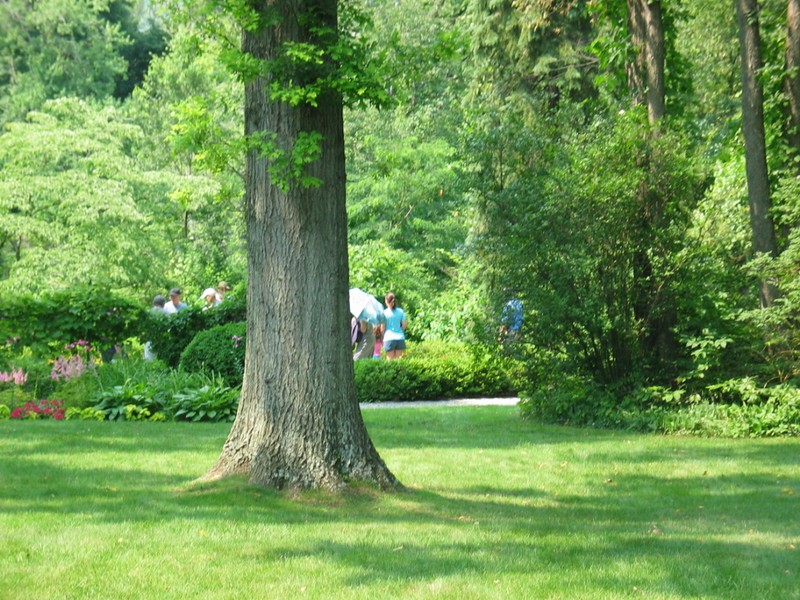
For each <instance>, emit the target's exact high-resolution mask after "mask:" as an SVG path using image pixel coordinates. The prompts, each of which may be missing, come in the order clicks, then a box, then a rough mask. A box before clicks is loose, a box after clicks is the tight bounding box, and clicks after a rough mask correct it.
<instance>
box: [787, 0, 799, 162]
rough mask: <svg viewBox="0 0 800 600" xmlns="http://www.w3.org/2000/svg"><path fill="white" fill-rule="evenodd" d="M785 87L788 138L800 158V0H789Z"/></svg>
mask: <svg viewBox="0 0 800 600" xmlns="http://www.w3.org/2000/svg"><path fill="white" fill-rule="evenodd" d="M784 88H785V90H786V97H787V99H788V101H789V135H788V139H789V143H790V144H791V146H792V148H794V151H795V152H796V153H797V155H798V160H800V0H788V7H787V11H786V79H785V80H784Z"/></svg>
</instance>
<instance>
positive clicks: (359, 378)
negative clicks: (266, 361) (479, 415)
mask: <svg viewBox="0 0 800 600" xmlns="http://www.w3.org/2000/svg"><path fill="white" fill-rule="evenodd" d="M244 338H245V324H244V323H231V324H227V325H222V326H219V327H214V328H212V329H209V330H208V331H203V332H201V333H198V334H197V336H196V337H195V339H194V340H192V342H191V343H190V344H189V345H188V346H187V348H186V350H184V352H183V354H182V355H181V360H180V366H181V368H183V369H185V370H186V371H189V372H197V371H210V372H214V373H217V374H219V375H220V376H222V377H223V378H224V380H225V382H226V383H227V384H228V385H230V386H238V385H240V384H241V382H242V374H243V370H244ZM354 367H355V383H356V394H357V396H358V399H359V401H360V402H385V401H403V400H436V399H442V398H461V397H470V396H488V397H492V396H501V395H508V394H514V393H515V390H516V389H517V386H516V385H515V383H514V379H515V377H514V376H513V373H514V371H515V368H516V364H515V363H514V362H513V361H512V360H511V359H509V358H505V357H501V356H499V355H497V354H495V353H493V352H492V350H491V349H487V348H485V347H479V346H467V345H464V344H453V343H443V342H431V341H427V342H421V343H418V344H410V345H409V350H408V352H407V354H406V356H405V357H404V358H403V359H401V360H394V361H386V360H359V361H356V362H355V364H354Z"/></svg>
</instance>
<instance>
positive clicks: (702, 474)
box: [0, 407, 800, 600]
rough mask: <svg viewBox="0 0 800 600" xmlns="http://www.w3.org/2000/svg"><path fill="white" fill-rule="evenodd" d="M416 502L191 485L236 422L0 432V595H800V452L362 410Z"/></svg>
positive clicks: (789, 443) (33, 425)
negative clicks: (296, 494)
mask: <svg viewBox="0 0 800 600" xmlns="http://www.w3.org/2000/svg"><path fill="white" fill-rule="evenodd" d="M364 418H365V420H366V421H367V425H368V427H369V430H370V433H371V435H372V437H373V440H374V442H375V444H376V446H377V447H378V449H379V451H380V452H381V454H382V456H383V457H384V459H385V460H386V462H387V463H388V465H389V466H390V468H391V469H392V470H393V472H394V473H395V474H396V475H397V476H398V477H399V478H400V480H401V481H402V482H403V483H404V484H405V485H406V486H407V487H408V490H407V491H405V492H403V493H393V494H386V495H383V494H378V493H374V492H372V491H369V490H366V491H365V490H361V491H359V492H354V493H352V494H347V495H345V496H340V497H334V496H329V495H326V494H322V493H319V492H315V493H305V494H302V495H300V496H299V497H296V498H290V497H288V496H286V495H284V494H278V493H275V492H272V491H268V490H261V489H255V488H251V487H249V486H248V485H247V484H246V482H245V481H244V480H242V479H232V480H227V481H224V482H221V483H216V484H206V485H197V484H192V483H191V482H192V480H193V479H194V478H195V477H197V476H199V475H201V474H202V473H203V472H204V471H205V469H207V468H208V467H209V466H211V464H212V463H213V461H214V459H215V458H216V457H217V454H218V452H219V450H220V448H221V446H222V443H223V441H224V439H225V436H226V433H227V430H228V425H203V424H174V423H108V422H103V423H97V422H87V421H79V422H78V421H69V422H52V421H50V422H48V421H41V422H33V421H25V422H11V421H0V599H2V600H12V599H24V600H45V599H46V600H50V599H58V598H70V599H72V598H75V599H78V598H80V599H83V598H98V599H100V598H102V599H104V600H105V599H109V600H112V599H113V600H118V599H125V598H131V599H134V598H135V599H139V598H154V599H172V598H175V599H178V598H180V599H184V598H202V599H204V600H205V599H214V598H230V599H240V598H241V599H262V598H264V599H268V598H331V597H335V598H370V599H383V598H404V599H405V598H454V599H458V600H464V599H468V598H481V599H482V598H525V599H528V598H537V599H538V598H578V599H592V598H596V599H601V598H602V599H609V598H648V599H649V598H693V599H694V598H719V599H726V600H727V599H731V598H743V599H747V600H759V599H783V598H800V440H798V439H784V440H753V441H750V440H707V439H691V438H665V437H658V436H646V435H637V434H627V433H621V432H605V431H590V430H576V429H567V428H557V427H543V426H538V425H533V424H530V423H525V422H522V421H520V419H519V417H518V413H517V409H516V408H513V407H452V408H450V407H435V408H414V409H412V408H401V409H386V410H365V411H364Z"/></svg>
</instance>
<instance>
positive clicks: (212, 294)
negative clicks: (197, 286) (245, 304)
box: [200, 287, 220, 310]
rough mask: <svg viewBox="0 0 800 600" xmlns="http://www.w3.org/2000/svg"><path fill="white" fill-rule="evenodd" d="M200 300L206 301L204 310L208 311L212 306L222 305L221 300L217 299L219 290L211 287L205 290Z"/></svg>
mask: <svg viewBox="0 0 800 600" xmlns="http://www.w3.org/2000/svg"><path fill="white" fill-rule="evenodd" d="M200 300H205V301H206V305H205V306H204V307H203V310H208V309H209V308H211V307H212V306H216V305H217V304H219V303H220V300H219V299H218V298H217V290H215V289H214V288H211V287H210V288H206V289H204V290H203V293H202V294H200Z"/></svg>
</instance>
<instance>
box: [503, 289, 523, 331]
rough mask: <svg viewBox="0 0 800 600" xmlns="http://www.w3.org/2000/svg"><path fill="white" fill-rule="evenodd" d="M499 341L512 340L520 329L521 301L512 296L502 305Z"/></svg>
mask: <svg viewBox="0 0 800 600" xmlns="http://www.w3.org/2000/svg"><path fill="white" fill-rule="evenodd" d="M500 323H501V325H500V341H501V342H505V341H513V340H515V339H516V338H517V337H518V336H519V331H520V329H522V302H521V301H520V300H517V299H516V298H513V299H511V300H509V301H508V302H506V304H505V306H503V314H502V315H501V317H500Z"/></svg>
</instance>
